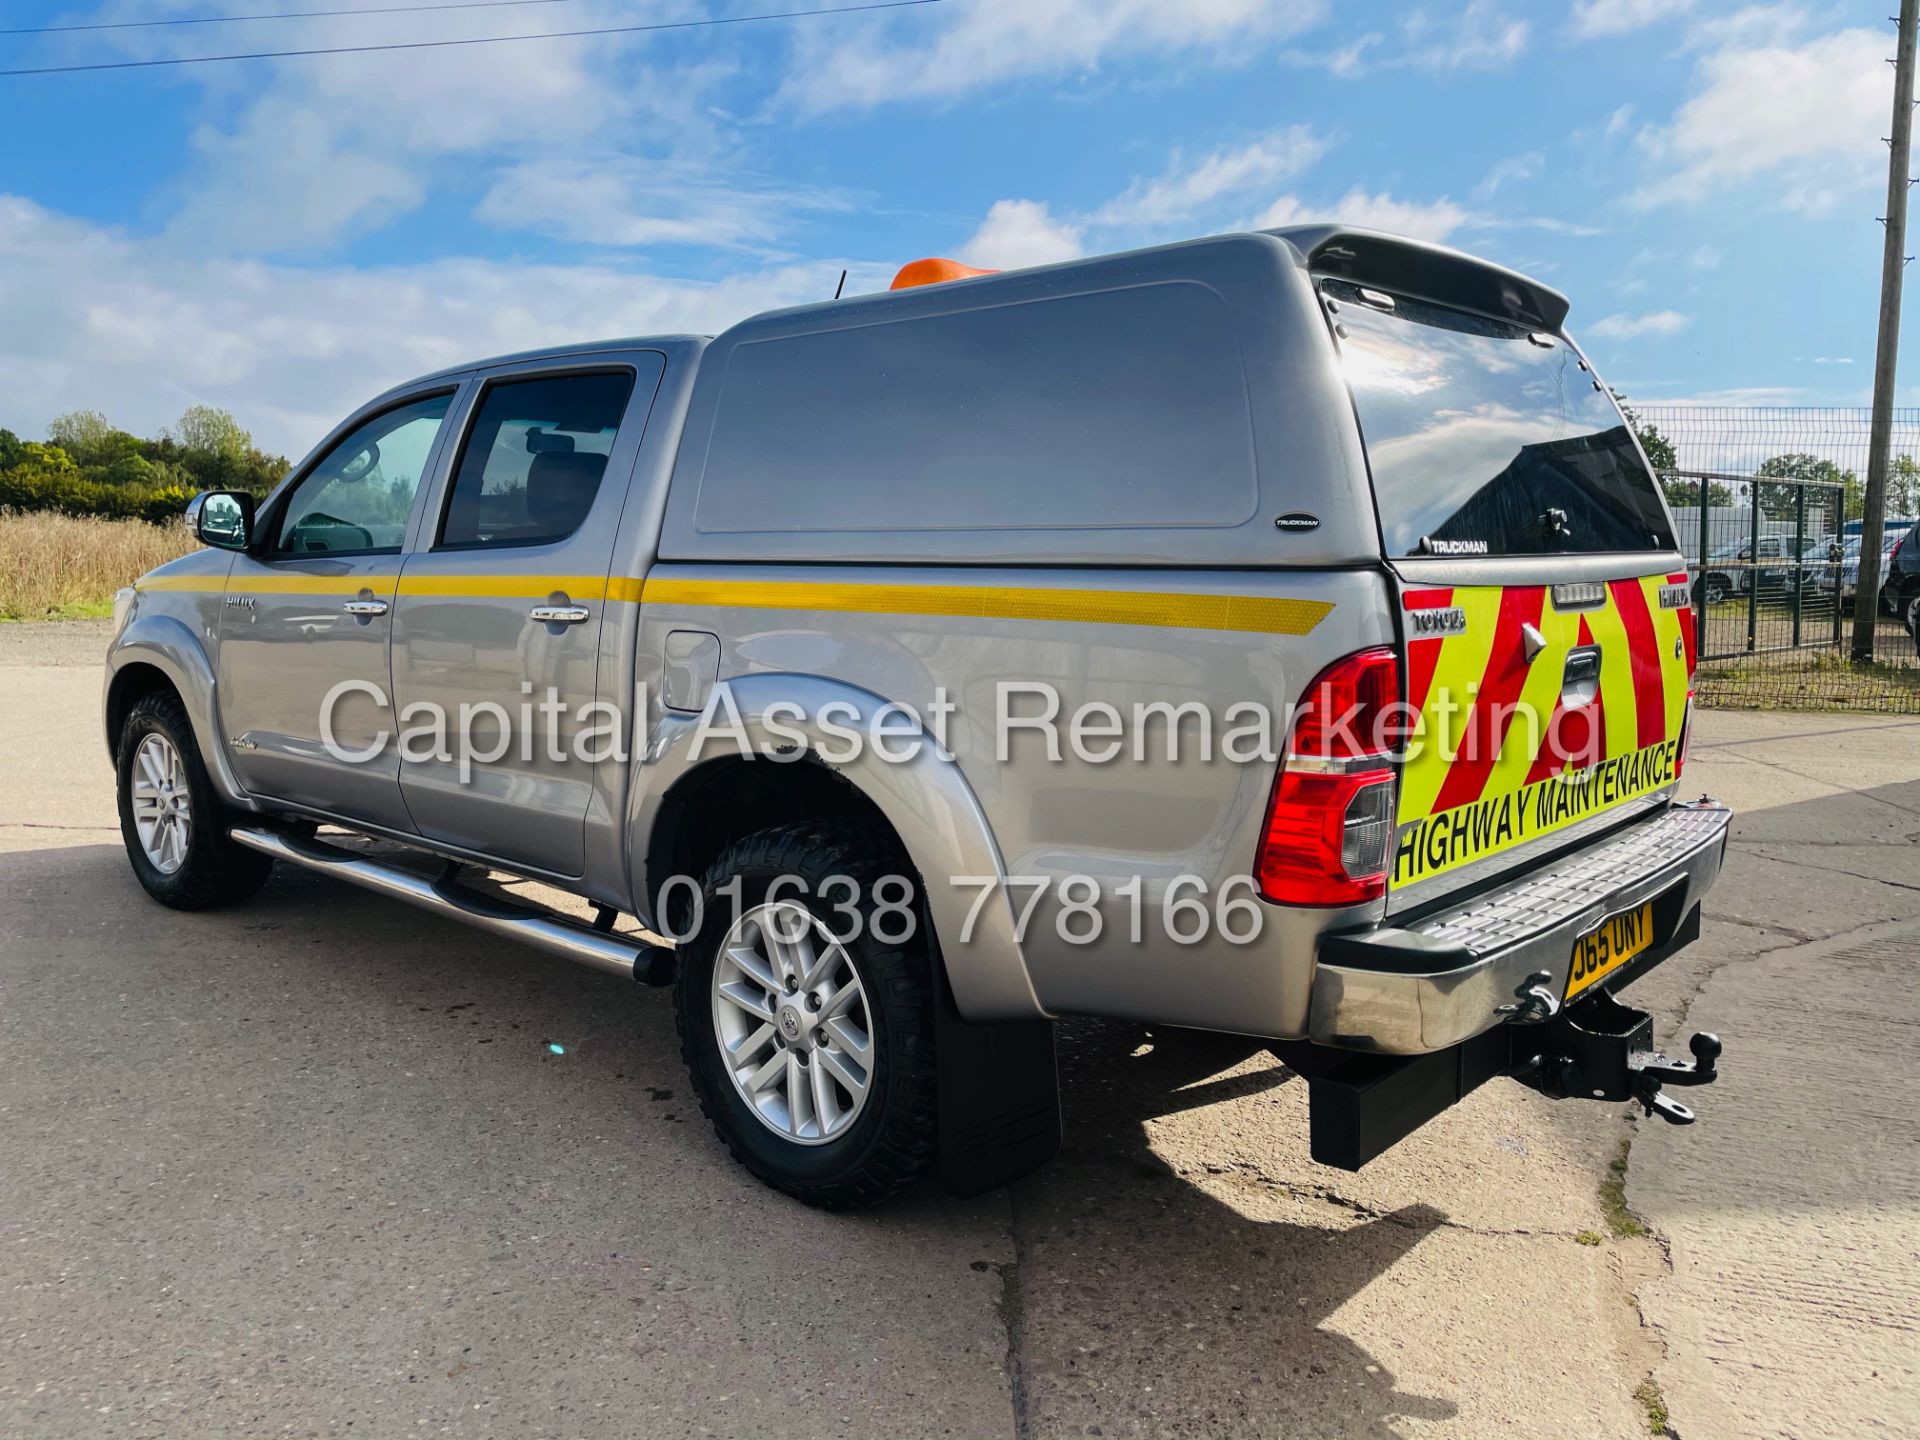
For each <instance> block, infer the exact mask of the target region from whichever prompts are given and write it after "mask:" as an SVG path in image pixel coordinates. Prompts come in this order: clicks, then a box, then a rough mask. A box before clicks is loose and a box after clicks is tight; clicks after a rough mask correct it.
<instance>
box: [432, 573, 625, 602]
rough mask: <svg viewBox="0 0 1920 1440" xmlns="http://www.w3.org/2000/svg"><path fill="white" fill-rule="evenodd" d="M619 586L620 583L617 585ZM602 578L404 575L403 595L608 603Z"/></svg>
mask: <svg viewBox="0 0 1920 1440" xmlns="http://www.w3.org/2000/svg"><path fill="white" fill-rule="evenodd" d="M617 583H618V582H617ZM607 590H608V584H607V580H606V577H605V576H601V575H403V576H401V577H400V593H401V594H402V595H426V596H431V597H434V598H447V599H460V600H544V599H546V598H547V596H549V595H551V594H553V593H554V592H555V591H559V592H561V593H563V594H565V595H566V596H567V597H568V598H569V599H573V600H605V599H609V598H612V597H610V596H609V595H608V593H607Z"/></svg>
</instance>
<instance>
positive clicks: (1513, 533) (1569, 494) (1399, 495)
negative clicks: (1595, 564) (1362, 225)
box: [1323, 280, 1674, 556]
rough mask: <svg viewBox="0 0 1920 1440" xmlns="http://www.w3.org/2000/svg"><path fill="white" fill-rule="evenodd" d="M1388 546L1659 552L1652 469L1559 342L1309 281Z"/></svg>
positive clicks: (1399, 552)
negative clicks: (1323, 303) (1331, 320)
mask: <svg viewBox="0 0 1920 1440" xmlns="http://www.w3.org/2000/svg"><path fill="white" fill-rule="evenodd" d="M1323 288H1324V291H1325V293H1326V295H1327V296H1328V298H1329V299H1331V300H1333V301H1334V302H1335V303H1336V304H1337V305H1338V307H1339V309H1338V314H1337V317H1336V318H1337V319H1338V321H1339V323H1340V332H1339V333H1340V353H1341V360H1342V363H1343V365H1344V368H1345V370H1346V375H1347V381H1348V383H1349V385H1351V387H1352V390H1353V402H1354V409H1355V412H1356V413H1357V415H1358V416H1359V420H1360V435H1361V439H1362V440H1363V442H1364V443H1365V445H1366V451H1367V461H1368V464H1369V466H1370V467H1371V469H1372V472H1373V491H1374V499H1375V502H1376V504H1377V505H1378V507H1379V511H1380V529H1381V533H1382V535H1383V536H1384V537H1385V540H1386V547H1387V554H1388V555H1391V556H1404V555H1541V554H1568V553H1580V554H1587V553H1597V552H1603V551H1621V550H1670V549H1672V548H1673V543H1674V542H1673V535H1672V532H1671V531H1670V529H1669V526H1668V520H1667V513H1666V507H1665V506H1664V505H1663V504H1662V502H1661V498H1660V491H1659V488H1658V487H1657V486H1656V485H1655V484H1654V479H1653V474H1652V472H1651V471H1649V470H1648V469H1647V466H1646V462H1645V461H1644V460H1642V459H1641V457H1640V452H1639V449H1638V448H1637V447H1636V446H1635V444H1634V440H1633V436H1632V435H1631V434H1630V433H1629V432H1628V430H1627V424H1626V421H1625V419H1624V418H1622V416H1621V414H1620V411H1619V408H1618V407H1617V406H1616V405H1615V404H1614V403H1613V401H1612V400H1611V399H1610V398H1609V397H1608V396H1607V394H1606V393H1605V392H1604V391H1602V390H1601V389H1599V388H1598V386H1597V385H1596V383H1595V381H1594V377H1593V374H1592V372H1591V371H1589V370H1588V369H1587V368H1586V367H1585V366H1584V365H1583V364H1581V361H1580V357H1579V356H1578V355H1577V354H1575V353H1574V350H1573V347H1572V346H1570V345H1569V344H1567V342H1566V341H1565V340H1562V339H1560V338H1558V337H1557V336H1551V335H1542V334H1539V333H1537V332H1532V331H1529V330H1527V328H1526V327H1525V326H1521V325H1514V324H1511V323H1509V322H1507V321H1504V320H1495V319H1492V318H1489V317H1486V316H1481V315H1472V314H1468V313H1466V312H1465V311H1460V310H1452V309H1448V308H1446V307H1443V306H1439V305H1432V304H1429V303H1427V302H1425V301H1422V300H1415V299H1410V298H1406V297H1397V296H1396V297H1389V296H1386V295H1383V294H1381V293H1380V292H1378V291H1372V290H1362V289H1361V288H1360V287H1359V286H1357V285H1353V284H1350V283H1348V282H1346V281H1343V280H1329V281H1326V282H1325V283H1324V286H1323Z"/></svg>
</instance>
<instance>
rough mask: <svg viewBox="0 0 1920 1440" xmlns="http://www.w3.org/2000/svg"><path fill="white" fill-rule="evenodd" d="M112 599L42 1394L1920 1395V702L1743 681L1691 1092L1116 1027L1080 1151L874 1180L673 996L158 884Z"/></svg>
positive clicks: (861, 1419)
mask: <svg viewBox="0 0 1920 1440" xmlns="http://www.w3.org/2000/svg"><path fill="white" fill-rule="evenodd" d="M104 644H105V633H104V629H103V628H102V627H100V626H98V625H93V624H84V623H81V624H69V625H61V626H24V625H7V626H0V1435H5V1436H15V1435H19V1436H59V1437H66V1436H76V1437H77V1436H169V1437H171V1436H183V1437H194V1440H203V1437H216V1436H219V1437H224V1436H235V1437H240V1436H245V1437H258V1436H267V1435H293V1436H307V1435H313V1436H351V1435H362V1436H375V1437H387V1436H414V1435H461V1436H512V1437H521V1436H526V1437H533V1436H555V1437H602V1436H620V1437H632V1436H646V1437H652V1436H663V1437H665V1436H683V1435H684V1436H701V1435H717V1436H734V1435H745V1434H751V1433H766V1434H777V1435H781V1436H784V1437H794V1440H803V1437H812V1436H834V1435H846V1436H875V1437H888V1440H907V1437H918V1436H966V1437H975V1436H1012V1437H1055V1436H1082V1435H1103V1436H1182V1437H1187V1436H1232V1437H1256V1436H1311V1437H1361V1436H1449V1437H1486V1436H1495V1435H1513V1436H1620V1437H1629V1436H1645V1435H1647V1434H1648V1433H1649V1429H1650V1415H1652V1416H1653V1417H1655V1418H1656V1419H1657V1418H1658V1417H1659V1415H1660V1413H1661V1410H1662V1409H1664V1412H1665V1414H1666V1416H1667V1417H1668V1418H1667V1419H1666V1420H1665V1421H1664V1422H1662V1423H1664V1424H1669V1425H1670V1426H1671V1428H1672V1432H1673V1433H1674V1434H1676V1435H1680V1436H1685V1437H1687V1440H1698V1437H1703V1436H1707V1437H1719V1436H1748V1435H1753V1436H1787V1435H1791V1436H1795V1437H1813V1436H1860V1435H1876V1436H1920V1343H1917V1338H1920V1256H1917V1255H1916V1253H1915V1252H1916V1241H1915V1238H1914V1237H1915V1235H1916V1233H1920V1225H1917V1224H1916V1221H1917V1220H1920V1166H1916V1164H1915V1159H1914V1157H1915V1155H1916V1154H1920V1147H1917V1146H1916V1140H1920V1119H1917V1118H1916V1117H1920V1095H1917V1094H1916V1093H1915V1092H1916V1076H1920V1064H1916V1061H1915V1059H1914V1057H1915V1055H1916V1054H1917V1053H1920V1049H1917V1046H1920V985H1916V983H1915V972H1916V966H1920V948H1917V947H1916V939H1917V937H1920V928H1917V927H1916V919H1917V918H1920V720H1914V719H1907V720H1899V721H1891V720H1886V719H1874V718H1871V717H1847V718H1839V717H1827V716H1809V715H1804V714H1792V715H1752V714H1741V713H1728V712H1707V713H1704V714H1702V715H1701V716H1699V717H1698V722H1697V727H1698V728H1697V733H1696V737H1695V743H1694V747H1693V758H1692V761H1691V763H1690V765H1689V767H1688V771H1687V777H1688V788H1689V790H1692V789H1693V788H1695V787H1696V786H1697V787H1698V788H1700V789H1704V790H1707V791H1710V792H1712V793H1715V794H1717V795H1719V796H1721V797H1722V798H1725V799H1727V800H1729V801H1730V802H1731V803H1733V804H1734V805H1735V806H1736V807H1737V808H1738V809H1739V810H1740V817H1739V819H1738V821H1737V828H1736V836H1735V841H1734V845H1733V849H1732V851H1731V853H1730V856H1729V862H1728V866H1727V869H1726V871H1725V873H1724V875H1723V876H1722V879H1721V883H1720V886H1719V888H1718V889H1717V890H1716V891H1715V892H1714V894H1713V896H1712V897H1711V899H1710V900H1709V902H1708V919H1707V922H1706V926H1705V931H1704V933H1703V935H1702V938H1701V940H1700V942H1699V943H1698V944H1696V945H1694V946H1692V947H1690V948H1689V949H1688V950H1687V951H1684V952H1682V954H1681V955H1679V956H1677V957H1675V958H1674V959H1673V960H1671V961H1669V962H1668V963H1667V964H1666V965H1664V966H1662V967H1660V969H1658V970H1657V971H1655V972H1654V973H1653V974H1652V975H1650V976H1649V977H1647V978H1646V979H1645V980H1643V981H1642V982H1641V983H1640V984H1638V985H1636V986H1635V987H1634V989H1633V990H1632V992H1631V994H1630V998H1631V999H1633V1000H1634V1001H1635V1002H1636V1003H1639V1004H1641V1005H1643V1006H1646V1007H1648V1008H1651V1009H1653V1010H1655V1012H1656V1014H1657V1015H1658V1016H1659V1018H1660V1020H1661V1025H1662V1033H1663V1036H1665V1037H1668V1038H1671V1037H1672V1036H1673V1035H1675V1034H1676V1033H1678V1034H1681V1035H1684V1033H1686V1032H1687V1031H1689V1030H1692V1029H1696V1028H1706V1029H1713V1030H1717V1031H1718V1032H1719V1033H1720V1035H1721V1037H1722V1038H1723V1040H1724V1041H1725V1042H1726V1046H1727V1053H1726V1057H1725V1059H1724V1061H1723V1062H1722V1068H1723V1071H1724V1073H1725V1078H1724V1079H1723V1080H1722V1081H1721V1083H1720V1084H1719V1085H1717V1086H1715V1087H1712V1088H1710V1089H1706V1090H1700V1091H1694V1092H1691V1093H1690V1094H1688V1095H1687V1096H1686V1098H1687V1099H1688V1100H1689V1101H1690V1102H1692V1103H1695V1104H1696V1107H1697V1108H1698V1110H1699V1111H1700V1115H1701V1119H1700V1123H1699V1124H1697V1125H1694V1126H1692V1127H1690V1128H1687V1129H1673V1128H1670V1127H1667V1126H1664V1125H1662V1124H1660V1123H1659V1122H1658V1121H1652V1122H1649V1121H1644V1120H1642V1119H1640V1118H1639V1116H1638V1112H1637V1111H1631V1112H1630V1111H1629V1110H1628V1108H1627V1107H1623V1106H1603V1105H1597V1104H1582V1103H1555V1102H1552V1101H1549V1100H1546V1099H1544V1098H1543V1097H1540V1096H1538V1095H1536V1094H1534V1093H1532V1092H1531V1091H1528V1090H1525V1089H1523V1088H1521V1087H1520V1086H1518V1085H1515V1084H1512V1083H1510V1082H1505V1081H1499V1082H1495V1083H1494V1084H1492V1085H1489V1086H1487V1087H1485V1088H1484V1089H1482V1090H1480V1091H1479V1092H1477V1093H1476V1094H1474V1095H1473V1096H1472V1097H1470V1098H1469V1100H1468V1101H1467V1102H1465V1103H1464V1104H1462V1105H1460V1106H1458V1107H1456V1108H1455V1109H1454V1110H1453V1111H1451V1112H1449V1113H1448V1114H1447V1115H1445V1116H1443V1117H1442V1118H1441V1119H1440V1120H1439V1121H1437V1122H1435V1123H1434V1124H1432V1125H1430V1126H1429V1127H1427V1129H1425V1130H1424V1131H1422V1132H1420V1133H1418V1134H1416V1135H1415V1136H1413V1137H1412V1138H1410V1139H1409V1140H1407V1141H1405V1142H1404V1143H1402V1144H1401V1145H1400V1146H1399V1147H1397V1148H1396V1149H1395V1150H1393V1151H1391V1152H1389V1153H1388V1154H1387V1155H1386V1156H1384V1157H1383V1158H1381V1159H1380V1160H1378V1161H1376V1162H1375V1163H1374V1164H1372V1165H1371V1166H1369V1167H1368V1168H1367V1169H1366V1170H1364V1171H1362V1172H1361V1173H1359V1174H1357V1175H1348V1174H1344V1173H1340V1172H1337V1171H1330V1170H1324V1169H1321V1168H1319V1167H1316V1166H1315V1165H1313V1164H1312V1163H1311V1161H1310V1160H1309V1159H1308V1157H1307V1140H1306V1087H1305V1085H1304V1084H1303V1083H1302V1082H1301V1081H1300V1080H1298V1079H1297V1078H1296V1077H1294V1076H1292V1075H1291V1074H1290V1072H1288V1071H1286V1070H1284V1069H1283V1068H1282V1067H1280V1066H1279V1065H1278V1064H1276V1063H1275V1062H1274V1061H1273V1060H1272V1058H1271V1057H1270V1056H1269V1055H1268V1054H1267V1053H1266V1052H1265V1051H1264V1050H1262V1049H1260V1048H1259V1047H1258V1046H1257V1045H1256V1044H1255V1043H1254V1042H1251V1041H1246V1040H1235V1039H1230V1038H1224V1037H1213V1036H1204V1035H1196V1034H1189V1033H1182V1032H1177V1031H1161V1032H1148V1031H1145V1030H1142V1029H1141V1028H1140V1027H1138V1026H1119V1025H1108V1024H1098V1023H1092V1022H1067V1023H1064V1024H1063V1025H1062V1026H1061V1027H1060V1049H1061V1068H1062V1075H1063V1078H1064V1082H1065V1103H1066V1123H1067V1138H1066V1150H1065V1153H1064V1154H1063V1155H1062V1156H1061V1157H1060V1159H1059V1160H1058V1161H1057V1162H1056V1163H1055V1164H1054V1165H1053V1166H1052V1167H1050V1168H1049V1169H1048V1170H1046V1171H1044V1172H1042V1173H1041V1174H1039V1175H1037V1176H1034V1177H1032V1178H1030V1179H1028V1180H1026V1181H1024V1182H1022V1183H1020V1184H1019V1185H1017V1186H1015V1187H1013V1188H1012V1189H1011V1190H1010V1191H1005V1192H1001V1193H998V1194H994V1195H989V1196H986V1197H982V1198H980V1199H978V1200H973V1201H965V1202H961V1201H955V1200H951V1199H949V1198H946V1197H944V1196H942V1195H940V1194H938V1193H937V1192H934V1191H931V1190H928V1191H924V1192H922V1193H919V1194H916V1195H914V1196H912V1197H909V1198H908V1199H906V1200H905V1201H902V1202H899V1203H896V1204H893V1205H891V1206H888V1207H885V1208H882V1209H879V1210H875V1211H869V1212H866V1213H862V1214H859V1215H854V1216H829V1215H822V1214H818V1213H815V1212H812V1211H809V1210H806V1209H803V1208H801V1207H799V1206H797V1205H795V1204H793V1203H792V1202H790V1201H787V1200H785V1199H784V1198H782V1197H780V1196H778V1195H776V1194H773V1193H772V1192H769V1191H767V1190H765V1189H763V1188H761V1187H760V1186H759V1185H758V1184H757V1183H755V1182H754V1181H753V1180H752V1179H751V1178H749V1177H748V1176H747V1175H745V1174H744V1173H743V1172H742V1171H740V1170H738V1169H737V1168H735V1167H734V1166H733V1165H732V1164H731V1163H730V1162H729V1160H728V1159H727V1157H726V1156H725V1154H724V1152H723V1151H722V1150H721V1148H720V1146H719V1144H718V1143H717V1142H716V1141H715V1139H714V1138H713V1136H712V1134H711V1133H710V1131H709V1130H708V1128H707V1126H706V1123H705V1121H704V1119H703V1118H702V1117H701V1116H700V1114H699V1112H698V1109H697V1107H696V1106H695V1105H694V1103H693V1101H692V1097H691V1095H690V1093H689V1090H688V1086H687V1082H686V1080H685V1077H684V1076H683V1074H682V1073H681V1069H680V1062H679V1058H678V1052H677V1047H676V1045H675V1043H674V1040H673V1026H672V1017H671V1013H670V1006H669V1003H668V997H667V995H666V994H665V993H664V992H657V991H649V990H645V989H641V988H638V987H634V986H631V985H627V984H623V983H620V982H618V981H616V980H614V979H612V978H611V977H607V976H603V975H599V974H596V973H593V972H589V971H585V970H579V969H576V968H573V967H570V966H567V965H566V964H565V963H564V962H559V961H552V960H549V959H547V958H545V957H543V956H541V955H539V954H537V953H533V952H530V951H526V950H524V949H521V948H519V947H517V946H515V945H513V944H511V943H509V942H506V941H502V940H496V939H493V938H491V937H488V936H485V935H482V934H480V933H478V932H475V931H472V930H469V929H466V928H464V927H461V926H458V925H455V924H452V923H450V922H446V921H441V920H437V919H434V918H432V917H429V916H426V915H424V914H421V913H419V912H417V911H413V910H410V909H407V908H405V907H402V906H400V905H398V904H395V903H392V902H387V901H383V900H379V899H376V898H374V897H372V896H369V895H366V894H365V893H363V892H360V891H357V890H354V889H351V888H348V887H346V886H343V885H340V884H338V883H336V882H332V881H328V880H325V879H322V878H320V877H316V876H311V875H308V874H305V873H304V872H290V871H286V870H285V868H284V867H283V868H282V872H280V873H278V874H277V875H276V878H275V879H274V881H273V882H272V883H271V884H270V885H269V886H268V888H267V889H266V890H265V891H264V892H263V893H262V894H261V895H260V896H259V897H258V898H257V899H255V900H253V901H250V902H248V903H247V904H245V905H242V906H239V907H236V908H234V909H231V910H226V911H220V912H213V913H208V914H202V915H180V914H175V913H173V912H170V911H167V910H164V909H162V908H160V907H158V906H156V905H154V904H153V903H152V902H151V901H149V900H147V899H146V897H145V896H144V895H143V894H142V893H141V891H140V890H139V888H138V886H137V885H136V884H135V883H134V880H133V877H132V876H131V874H130V873H129V871H128V868H127V863H126V859H125V856H124V854H123V852H122V850H121V844H120V837H119V833H118V829H117V826H116V824H115V820H114V810H113V797H112V776H111V772H110V769H109V766H108V764H107V759H106V754H105V750H104V745H103V742H102V740H101V738H100V733H99V722H98V718H97V716H98V704H99V678H100V672H99V668H98V665H99V655H100V652H101V650H102V648H103V647H104ZM553 1045H560V1046H562V1047H563V1048H564V1052H565V1053H564V1054H555V1053H554V1051H553V1050H552V1048H550V1047H551V1046H553ZM1629 1145H1630V1146H1631V1149H1630V1152H1629V1153H1628V1154H1627V1158H1626V1162H1625V1165H1626V1180H1625V1189H1624V1200H1625V1204H1626V1206H1627V1207H1628V1208H1629V1209H1630V1211H1631V1212H1632V1214H1633V1215H1635V1216H1638V1217H1639V1218H1640V1219H1641V1220H1643V1221H1644V1222H1645V1223H1646V1225H1647V1226H1649V1227H1651V1231H1652V1233H1651V1235H1650V1236H1644V1237H1643V1236H1637V1235H1633V1234H1616V1233H1615V1222H1620V1223H1621V1224H1622V1225H1623V1226H1627V1228H1632V1227H1631V1225H1630V1222H1629V1217H1628V1216H1627V1215H1626V1214H1625V1212H1622V1211H1621V1210H1620V1209H1619V1208H1618V1206H1617V1204H1616V1203H1615V1202H1614V1201H1613V1200H1610V1199H1609V1198H1608V1197H1607V1196H1605V1195H1603V1186H1605V1185H1606V1184H1607V1183H1608V1182H1609V1181H1610V1180H1617V1176H1616V1174H1615V1172H1614V1171H1613V1170H1612V1169H1611V1168H1610V1166H1611V1165H1612V1163H1613V1162H1615V1160H1616V1159H1617V1158H1618V1157H1619V1156H1621V1154H1622V1152H1623V1149H1625V1147H1628V1146H1629ZM1615 1198H1616V1199H1617V1196H1616V1197H1615ZM1655 1433H1658V1432H1657V1431H1656V1432H1655Z"/></svg>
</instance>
